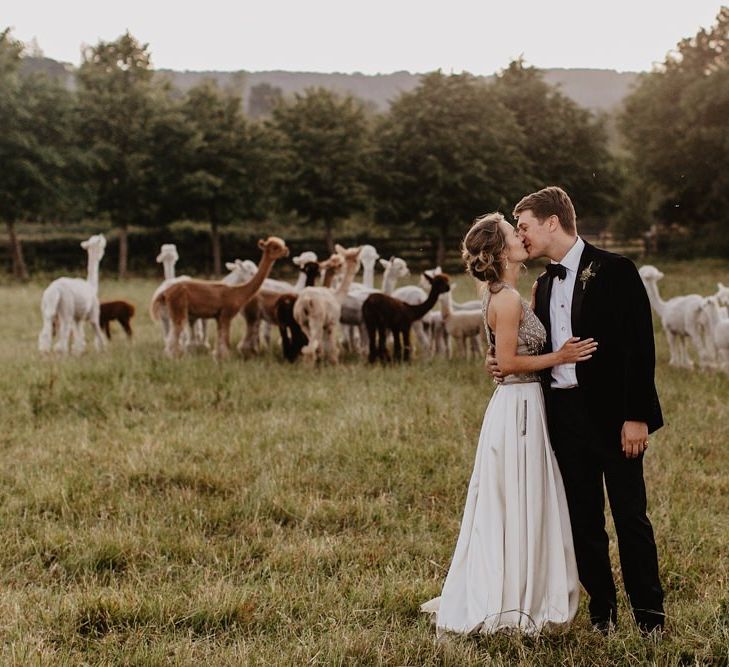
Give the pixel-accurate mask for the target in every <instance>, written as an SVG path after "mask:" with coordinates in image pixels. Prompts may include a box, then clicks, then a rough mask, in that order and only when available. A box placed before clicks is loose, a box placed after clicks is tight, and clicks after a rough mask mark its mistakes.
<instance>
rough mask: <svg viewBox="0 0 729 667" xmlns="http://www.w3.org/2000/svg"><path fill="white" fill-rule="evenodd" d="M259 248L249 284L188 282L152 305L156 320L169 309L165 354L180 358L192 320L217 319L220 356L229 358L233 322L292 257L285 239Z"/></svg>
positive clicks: (273, 239) (270, 240)
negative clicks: (271, 274)
mask: <svg viewBox="0 0 729 667" xmlns="http://www.w3.org/2000/svg"><path fill="white" fill-rule="evenodd" d="M258 246H259V248H261V250H262V251H263V256H262V257H261V263H260V265H259V267H258V271H257V272H256V275H255V276H253V278H251V280H249V281H248V282H247V283H244V284H242V285H234V286H230V285H226V284H224V283H221V282H208V281H203V280H186V281H182V282H178V283H175V284H173V285H171V286H170V287H168V288H167V289H166V290H165V291H164V292H162V294H160V295H159V296H158V297H157V299H156V300H155V301H153V302H152V308H151V314H152V317H153V319H157V317H158V312H159V310H160V308H161V307H162V306H164V305H166V306H167V308H168V310H169V314H170V319H171V321H172V329H171V333H170V335H169V337H168V338H167V342H166V345H165V352H166V354H168V355H169V356H177V355H178V354H179V341H180V334H181V333H182V330H183V327H184V326H185V323H186V322H188V321H189V320H190V318H205V319H213V318H214V319H215V321H216V323H217V325H218V343H217V352H218V356H219V357H225V356H227V355H228V353H229V351H230V323H231V321H232V320H233V318H234V317H235V316H236V315H237V314H238V312H239V311H240V310H241V308H243V306H245V304H246V303H247V302H248V301H249V300H250V299H251V298H252V297H253V295H254V294H255V293H256V292H257V291H258V290H259V289H260V287H261V284H262V283H263V280H264V278H265V277H266V276H267V275H268V273H269V272H270V270H271V267H272V266H273V263H274V262H275V261H276V260H277V259H280V258H281V257H286V256H288V254H289V249H288V248H287V247H286V244H285V243H284V241H283V239H280V238H278V237H277V236H269V237H268V239H266V240H265V241H263V240H260V241H259V242H258Z"/></svg>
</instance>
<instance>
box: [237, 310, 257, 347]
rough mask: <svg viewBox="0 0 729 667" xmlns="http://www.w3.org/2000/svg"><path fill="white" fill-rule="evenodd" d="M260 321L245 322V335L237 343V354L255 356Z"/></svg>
mask: <svg viewBox="0 0 729 667" xmlns="http://www.w3.org/2000/svg"><path fill="white" fill-rule="evenodd" d="M260 329H261V320H260V319H258V318H256V319H255V320H253V319H252V320H250V321H246V333H245V335H244V336H243V338H242V339H241V341H240V343H238V352H240V353H241V354H243V355H244V356H247V355H249V354H256V353H257V352H258V349H259V347H258V346H259V339H260Z"/></svg>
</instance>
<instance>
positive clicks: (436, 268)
mask: <svg viewBox="0 0 729 667" xmlns="http://www.w3.org/2000/svg"><path fill="white" fill-rule="evenodd" d="M441 273H443V269H441V268H440V266H436V267H435V268H434V269H433V275H434V276H437V275H440V274H441ZM454 284H455V283H454Z"/></svg>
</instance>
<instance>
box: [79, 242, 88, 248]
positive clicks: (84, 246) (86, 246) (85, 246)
mask: <svg viewBox="0 0 729 667" xmlns="http://www.w3.org/2000/svg"><path fill="white" fill-rule="evenodd" d="M81 247H82V248H83V249H84V250H86V248H88V247H89V242H88V241H81Z"/></svg>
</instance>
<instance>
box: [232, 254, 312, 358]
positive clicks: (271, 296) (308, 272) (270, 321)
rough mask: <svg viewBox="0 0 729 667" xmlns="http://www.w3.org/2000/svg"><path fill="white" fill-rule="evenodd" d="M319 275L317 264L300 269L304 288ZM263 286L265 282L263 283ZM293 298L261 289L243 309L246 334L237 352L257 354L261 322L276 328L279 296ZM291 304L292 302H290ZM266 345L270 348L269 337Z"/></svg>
mask: <svg viewBox="0 0 729 667" xmlns="http://www.w3.org/2000/svg"><path fill="white" fill-rule="evenodd" d="M320 273H321V267H320V266H319V263H318V262H307V263H306V264H304V266H303V267H302V268H301V274H302V275H303V276H304V278H305V282H304V287H311V286H313V285H314V284H315V282H316V279H317V278H318V277H319V274H320ZM263 282H264V285H265V282H266V281H265V280H264V281H263ZM284 295H286V296H293V297H294V298H295V297H296V294H294V293H291V292H285V293H284V294H283V295H282V294H281V292H279V291H277V290H269V289H265V288H262V289H261V290H260V291H259V292H258V293H257V294H256V295H255V296H254V297H253V298H252V299H251V300H250V301H249V302H248V303H247V304H246V305H245V306H244V308H243V318H244V319H245V321H246V333H245V336H244V337H243V338H242V339H241V341H240V343H239V345H238V351H239V352H240V353H241V354H244V355H247V354H251V353H258V351H259V348H260V335H259V334H260V328H261V322H264V323H265V324H266V325H268V328H269V329H270V327H271V326H272V325H273V326H277V325H278V324H279V322H278V315H277V305H276V304H277V302H278V300H279V297H281V296H284ZM292 303H293V302H292ZM266 344H267V346H268V347H270V335H269V338H267V340H266Z"/></svg>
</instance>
